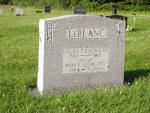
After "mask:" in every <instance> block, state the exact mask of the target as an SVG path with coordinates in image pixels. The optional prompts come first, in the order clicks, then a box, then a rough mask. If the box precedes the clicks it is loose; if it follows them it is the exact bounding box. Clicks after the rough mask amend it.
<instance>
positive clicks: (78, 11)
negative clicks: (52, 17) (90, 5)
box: [73, 6, 86, 14]
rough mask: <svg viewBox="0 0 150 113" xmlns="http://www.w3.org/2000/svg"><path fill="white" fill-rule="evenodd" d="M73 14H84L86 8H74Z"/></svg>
mask: <svg viewBox="0 0 150 113" xmlns="http://www.w3.org/2000/svg"><path fill="white" fill-rule="evenodd" d="M73 14H86V8H85V7H84V6H76V7H74V11H73Z"/></svg>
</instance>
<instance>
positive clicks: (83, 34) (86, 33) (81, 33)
mask: <svg viewBox="0 0 150 113" xmlns="http://www.w3.org/2000/svg"><path fill="white" fill-rule="evenodd" d="M105 37H106V31H105V30H104V29H67V38H105Z"/></svg>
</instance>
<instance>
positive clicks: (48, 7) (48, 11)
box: [44, 4, 51, 13]
mask: <svg viewBox="0 0 150 113" xmlns="http://www.w3.org/2000/svg"><path fill="white" fill-rule="evenodd" d="M44 11H45V13H50V12H51V6H50V5H47V4H46V5H45V7H44Z"/></svg>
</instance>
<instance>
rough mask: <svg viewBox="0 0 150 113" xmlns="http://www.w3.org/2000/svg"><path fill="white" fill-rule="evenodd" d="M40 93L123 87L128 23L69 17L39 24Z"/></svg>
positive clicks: (86, 17) (98, 17) (41, 21)
mask: <svg viewBox="0 0 150 113" xmlns="http://www.w3.org/2000/svg"><path fill="white" fill-rule="evenodd" d="M39 32H40V39H39V65H38V90H39V92H40V93H42V94H43V93H46V92H48V91H52V92H61V91H68V92H72V91H75V90H78V89H85V88H89V87H93V86H94V87H99V86H108V85H109V86H114V85H122V84H123V78H124V33H125V22H124V20H115V19H110V18H106V17H101V16H90V15H68V16H62V17H55V18H50V19H41V20H40V22H39Z"/></svg>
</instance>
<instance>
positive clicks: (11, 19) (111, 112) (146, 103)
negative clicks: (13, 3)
mask: <svg viewBox="0 0 150 113" xmlns="http://www.w3.org/2000/svg"><path fill="white" fill-rule="evenodd" d="M25 11H26V15H25V16H20V17H15V16H14V15H13V13H11V12H10V9H9V8H8V7H6V8H5V9H4V15H3V16H0V113H150V12H137V18H136V28H135V30H134V31H129V32H127V33H126V39H125V43H126V46H125V82H124V86H122V87H117V88H109V87H105V88H95V89H89V90H84V91H80V92H76V93H72V94H62V95H51V94H49V95H44V96H32V94H31V93H30V88H34V87H36V79H37V71H38V70H37V67H38V39H39V33H38V22H39V19H40V18H49V17H54V16H60V15H66V14H71V13H72V11H67V10H53V11H52V13H49V14H44V13H42V14H36V13H35V9H33V8H26V9H25ZM119 13H120V14H122V15H126V16H128V17H129V18H128V23H129V25H130V26H132V23H133V17H132V12H119ZM90 14H93V15H101V14H111V11H107V12H90Z"/></svg>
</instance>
